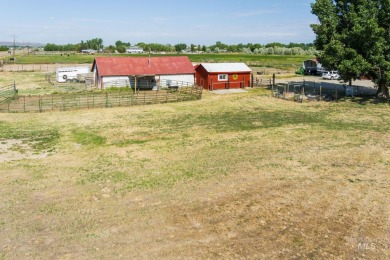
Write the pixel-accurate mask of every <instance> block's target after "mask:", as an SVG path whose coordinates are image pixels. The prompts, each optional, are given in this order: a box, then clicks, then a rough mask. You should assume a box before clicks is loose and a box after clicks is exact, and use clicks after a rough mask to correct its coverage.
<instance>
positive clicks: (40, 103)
mask: <svg viewBox="0 0 390 260" xmlns="http://www.w3.org/2000/svg"><path fill="white" fill-rule="evenodd" d="M38 106H39V113H41V112H42V97H41V95H39V100H38Z"/></svg>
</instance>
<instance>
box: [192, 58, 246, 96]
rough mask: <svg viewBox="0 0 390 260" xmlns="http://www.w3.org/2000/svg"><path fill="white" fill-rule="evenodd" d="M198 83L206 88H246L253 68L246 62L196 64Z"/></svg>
mask: <svg viewBox="0 0 390 260" xmlns="http://www.w3.org/2000/svg"><path fill="white" fill-rule="evenodd" d="M195 71H196V76H195V77H196V84H197V85H199V86H202V87H203V88H204V89H208V90H216V89H231V88H245V87H249V86H250V85H251V74H252V70H251V69H250V68H249V67H248V66H247V65H246V64H245V63H201V64H199V65H197V66H195Z"/></svg>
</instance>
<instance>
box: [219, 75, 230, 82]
mask: <svg viewBox="0 0 390 260" xmlns="http://www.w3.org/2000/svg"><path fill="white" fill-rule="evenodd" d="M228 78H229V75H228V74H219V75H218V81H228Z"/></svg>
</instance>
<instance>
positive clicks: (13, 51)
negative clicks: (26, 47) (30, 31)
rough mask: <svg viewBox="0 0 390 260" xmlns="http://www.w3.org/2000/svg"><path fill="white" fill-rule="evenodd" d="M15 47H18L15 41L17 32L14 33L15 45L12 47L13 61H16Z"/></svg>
mask: <svg viewBox="0 0 390 260" xmlns="http://www.w3.org/2000/svg"><path fill="white" fill-rule="evenodd" d="M15 49H16V43H15V34H14V47H13V48H12V53H13V61H14V62H15Z"/></svg>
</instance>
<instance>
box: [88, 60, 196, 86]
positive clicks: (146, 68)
mask: <svg viewBox="0 0 390 260" xmlns="http://www.w3.org/2000/svg"><path fill="white" fill-rule="evenodd" d="M92 70H93V72H94V80H95V85H96V87H97V88H99V89H104V88H109V87H131V88H135V89H156V88H157V89H158V88H159V87H160V86H167V87H174V88H177V87H181V86H192V85H194V82H195V69H194V66H193V65H192V63H191V61H190V60H189V59H188V57H185V56H179V57H172V56H165V57H97V58H95V60H94V62H93V65H92Z"/></svg>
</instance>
